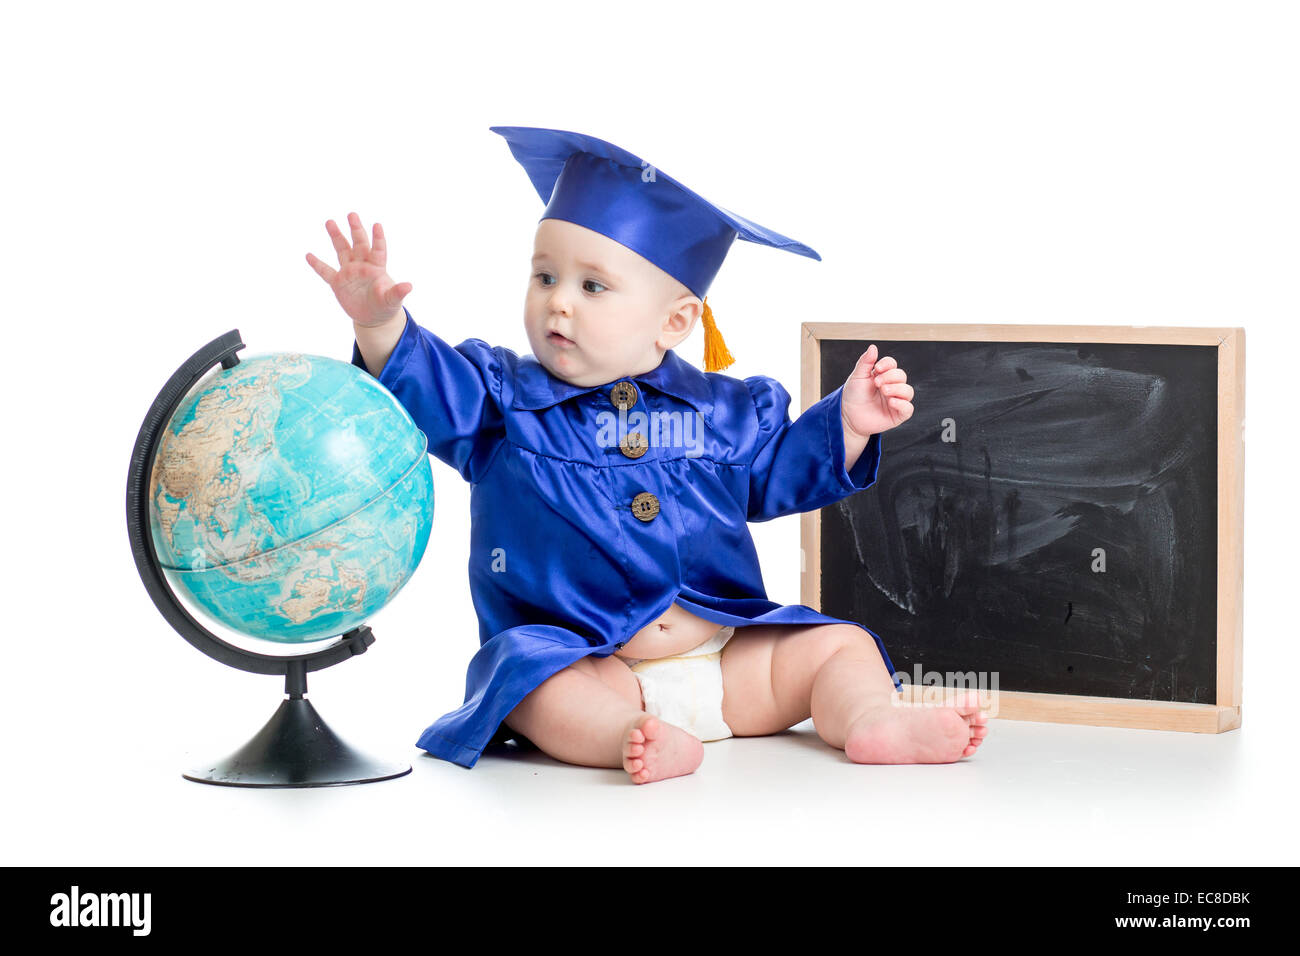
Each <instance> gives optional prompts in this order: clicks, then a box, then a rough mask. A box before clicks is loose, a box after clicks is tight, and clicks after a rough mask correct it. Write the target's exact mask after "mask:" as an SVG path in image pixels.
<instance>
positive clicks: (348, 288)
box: [307, 212, 411, 328]
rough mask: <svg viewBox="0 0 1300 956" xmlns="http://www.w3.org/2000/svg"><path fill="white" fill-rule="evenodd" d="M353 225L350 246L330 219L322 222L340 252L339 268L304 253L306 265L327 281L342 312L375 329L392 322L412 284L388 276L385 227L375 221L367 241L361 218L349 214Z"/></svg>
mask: <svg viewBox="0 0 1300 956" xmlns="http://www.w3.org/2000/svg"><path fill="white" fill-rule="evenodd" d="M348 225H350V226H351V227H352V245H348V241H347V239H345V238H344V237H343V233H341V232H339V227H338V226H336V225H335V224H334V220H333V219H331V220H330V221H329V222H327V223H325V231H326V232H328V233H329V234H330V240H331V241H332V242H333V243H334V250H335V251H336V252H337V253H338V254H339V268H338V270H337V271H336V270H334V269H332V268H330V267H329V266H327V265H326V264H325V263H324V262H322V261H321V260H319V259H317V258H316V257H315V256H313V255H312V254H311V253H310V252H309V253H307V265H309V266H311V267H312V268H313V269H315V270H316V274H317V275H319V276H320V277H321V278H322V279H324V280H325V281H326V282H328V283H329V286H330V288H331V289H333V290H334V297H335V298H336V299H338V300H339V305H341V306H343V311H344V312H346V313H347V314H348V315H349V316H351V318H352V321H353V322H354V323H356V324H357V325H359V326H361V327H362V328H374V327H375V326H378V325H383V324H384V323H385V322H391V321H393V320H394V319H396V318H397V316H400V315H402V314H403V313H402V300H403V299H405V298H406V296H407V295H408V294H409V293H410V291H411V283H409V282H403V283H401V284H400V285H398V284H395V283H394V282H393V280H392V279H390V278H389V277H388V271H387V269H386V268H385V266H386V265H387V264H388V245H387V244H386V243H385V242H384V227H383V226H381V225H380V224H379V223H375V242H374V245H373V246H371V244H370V243H369V242H367V241H366V231H365V229H363V228H362V227H361V217H360V216H358V215H357V214H356V213H354V212H350V213H348Z"/></svg>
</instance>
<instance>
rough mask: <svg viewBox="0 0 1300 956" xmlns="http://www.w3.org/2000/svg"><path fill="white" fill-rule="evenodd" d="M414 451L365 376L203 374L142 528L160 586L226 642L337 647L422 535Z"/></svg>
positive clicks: (351, 371) (412, 433) (291, 363)
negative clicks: (219, 630) (227, 637)
mask: <svg viewBox="0 0 1300 956" xmlns="http://www.w3.org/2000/svg"><path fill="white" fill-rule="evenodd" d="M427 451H428V443H427V441H426V439H425V436H424V433H423V432H421V431H420V429H419V428H417V427H416V424H415V422H414V421H413V420H412V419H411V416H410V415H409V414H407V412H406V410H405V409H404V408H402V406H401V405H400V404H399V403H398V401H397V399H396V398H394V397H393V395H392V394H391V393H390V392H389V391H388V390H387V389H385V388H384V387H383V386H382V385H380V384H379V383H378V382H377V381H376V380H375V379H374V378H373V377H372V376H371V375H369V374H368V373H367V372H365V371H363V370H362V369H359V368H357V367H355V366H353V365H350V364H348V363H347V362H341V361H338V360H337V359H331V358H326V357H323V356H318V355H304V354H296V353H275V354H266V355H254V356H249V357H248V358H245V359H243V360H242V361H240V362H239V363H238V364H236V365H234V366H233V367H232V368H229V369H225V368H216V369H214V370H213V371H212V372H211V373H209V374H208V375H207V376H205V377H204V378H203V379H201V380H200V381H199V382H198V383H197V384H195V386H194V387H193V388H192V389H191V390H190V391H189V393H188V394H186V396H185V397H184V398H183V399H182V401H181V403H180V405H179V406H178V407H177V409H176V412H175V413H174V414H173V415H172V417H171V420H170V421H169V422H168V423H167V425H166V426H165V427H164V429H163V431H162V434H161V437H160V441H159V445H158V451H157V454H156V456H155V458H154V462H153V469H152V472H151V476H150V482H149V492H148V496H149V502H148V506H149V518H150V521H149V524H150V531H151V534H152V539H153V545H154V550H155V552H156V554H157V557H158V563H159V565H160V566H161V568H162V570H163V573H164V574H165V575H166V577H167V580H168V582H169V583H170V584H171V586H172V587H173V588H174V589H176V590H177V591H179V592H181V593H182V594H184V595H185V596H186V597H188V598H189V599H190V601H191V602H192V603H193V604H194V606H196V607H197V608H198V609H199V610H200V611H201V612H202V613H204V614H206V615H207V616H209V617H211V618H212V619H213V620H214V621H216V622H218V623H219V624H221V625H224V626H225V627H227V628H229V629H230V630H232V631H235V632H238V633H240V634H244V635H247V636H249V637H253V638H258V639H261V640H265V641H274V642H277V643H280V644H300V643H305V642H310V641H319V640H324V639H326V638H330V637H334V636H336V635H339V634H343V633H346V632H347V631H349V630H351V629H352V628H354V627H356V626H357V625H359V624H361V623H363V622H364V621H365V620H366V619H367V618H368V617H369V616H370V615H373V614H374V613H375V612H377V611H378V610H379V609H380V608H382V607H384V605H386V604H387V603H388V602H389V601H391V600H392V599H393V597H394V595H396V594H397V592H398V591H400V590H401V589H402V587H403V586H404V585H405V584H406V582H407V581H409V580H410V578H411V575H412V574H413V573H414V571H415V568H416V566H417V565H418V564H419V563H420V559H421V558H422V557H423V556H424V550H425V547H426V545H427V544H428V541H429V532H430V530H431V528H432V523H433V474H432V470H431V468H430V466H429V459H428V454H427Z"/></svg>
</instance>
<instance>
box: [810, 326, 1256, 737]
mask: <svg viewBox="0 0 1300 956" xmlns="http://www.w3.org/2000/svg"><path fill="white" fill-rule="evenodd" d="M872 339H880V340H884V341H890V342H898V341H908V340H912V341H925V342H1050V343H1058V342H1059V343H1083V344H1087V343H1124V344H1139V345H1210V346H1215V347H1216V348H1217V350H1218V387H1217V406H1218V421H1217V425H1218V427H1217V434H1218V575H1217V581H1218V585H1217V594H1218V602H1217V610H1218V620H1217V651H1218V653H1217V659H1216V668H1215V669H1216V682H1215V703H1213V704H1191V703H1180V702H1171V701H1159V700H1129V699H1124V698H1111V697H1082V696H1076V695H1067V694H1035V693H1027V692H1021V691H1001V692H998V694H997V701H996V710H995V713H996V716H998V717H1005V718H1008V719H1010V720H1032V721H1048V722H1052V723H1066V724H1090V725H1094V726H1104V727H1134V728H1141V729H1147V730H1177V731H1190V732H1195V733H1222V732H1224V731H1226V730H1234V729H1236V728H1237V727H1239V726H1241V667H1242V623H1243V616H1242V591H1243V583H1244V576H1243V575H1244V572H1243V566H1244V564H1243V560H1244V559H1243V551H1242V546H1243V518H1244V502H1245V412H1246V331H1245V329H1241V328H1194V327H1193V328H1187V327H1171V326H1145V325H1136V326H1120V325H960V324H958V325H914V324H899V323H889V324H875V323H872V324H866V323H854V322H805V323H803V325H802V327H801V330H800V340H801V350H800V351H801V366H800V373H801V374H800V378H801V395H800V401H801V403H802V404H801V410H806V409H807V408H808V407H809V406H811V405H812V404H814V403H815V402H817V401H819V400H820V399H821V398H822V396H823V395H824V394H825V393H826V392H829V391H831V390H832V389H834V388H836V387H838V386H839V385H841V384H843V383H841V382H835V383H831V385H830V387H829V388H825V387H823V383H822V382H821V345H822V342H826V341H866V342H868V343H869V342H870V341H871V340H872ZM888 449H889V443H888V441H887V440H886V441H885V442H884V456H883V458H882V467H885V468H887V467H889V466H888V459H889V450H888ZM800 541H801V545H802V565H801V569H800V570H801V585H800V588H801V590H800V593H801V599H802V601H803V603H804V604H806V605H808V606H809V607H812V608H816V609H818V610H820V609H821V512H820V511H809V512H805V513H804V514H803V515H802V517H801V526H800ZM863 623H866V624H868V625H869V624H870V622H863ZM881 636H882V638H883V639H884V640H885V644H886V646H888V643H889V640H888V635H881ZM924 690H925V688H916V687H912V686H911V685H908V684H905V685H904V687H903V694H904V696H905V697H907V698H913V699H921V697H920V693H918V692H921V691H924Z"/></svg>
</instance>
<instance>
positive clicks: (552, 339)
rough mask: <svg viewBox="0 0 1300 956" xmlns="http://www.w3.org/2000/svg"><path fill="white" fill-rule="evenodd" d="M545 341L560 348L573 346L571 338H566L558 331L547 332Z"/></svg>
mask: <svg viewBox="0 0 1300 956" xmlns="http://www.w3.org/2000/svg"><path fill="white" fill-rule="evenodd" d="M546 341H547V342H549V343H551V344H552V345H554V346H556V347H557V348H562V349H567V348H571V347H572V346H573V340H572V339H566V338H565V337H564V336H563V335H561V334H560V333H559V332H547V333H546Z"/></svg>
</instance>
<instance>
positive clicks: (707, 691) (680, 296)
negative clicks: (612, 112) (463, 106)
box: [307, 127, 987, 783]
mask: <svg viewBox="0 0 1300 956" xmlns="http://www.w3.org/2000/svg"><path fill="white" fill-rule="evenodd" d="M495 131H496V132H499V133H501V134H502V135H503V136H505V137H506V138H507V140H508V141H509V142H510V144H511V148H512V150H513V151H514V153H515V156H516V158H517V159H519V160H520V162H521V163H523V164H524V165H525V168H526V169H528V171H529V174H530V177H532V179H533V182H534V185H535V186H536V187H537V189H538V192H539V194H540V195H541V197H542V199H543V200H548V199H549V203H548V206H547V211H546V214H545V215H544V217H543V218H542V220H541V221H540V223H539V225H538V227H537V232H536V237H535V241H534V247H533V249H534V255H533V259H532V263H531V267H530V279H529V285H528V292H527V296H526V298H525V301H524V328H525V332H526V334H527V337H528V342H529V345H530V346H531V349H532V355H531V356H525V357H523V358H520V357H519V356H517V355H515V353H513V352H511V351H510V350H508V349H504V348H493V347H491V346H489V345H488V344H487V343H485V342H482V341H481V340H478V339H470V340H467V341H466V342H464V343H462V344H461V345H460V346H457V347H455V348H452V347H451V346H449V345H447V344H446V343H445V342H443V341H442V340H441V339H440V338H438V337H437V336H436V335H434V334H433V333H431V332H429V331H428V330H427V329H424V328H421V327H420V326H418V325H416V323H415V321H414V319H412V318H411V316H410V314H409V313H408V312H407V311H406V309H405V308H404V307H403V305H402V303H403V301H404V299H405V298H406V296H407V295H408V294H409V293H410V292H411V289H412V286H411V284H410V283H409V282H403V283H400V284H398V283H394V281H393V280H392V279H391V278H390V277H389V276H388V274H387V271H386V259H387V246H386V241H385V237H384V231H383V228H382V226H381V225H380V224H379V223H375V224H374V227H373V238H371V237H368V236H367V233H366V230H365V229H364V228H363V226H362V224H361V220H360V219H359V217H358V216H357V215H356V214H355V213H350V214H349V216H348V223H349V226H350V231H351V242H350V243H349V240H348V238H347V237H345V236H344V235H343V234H342V233H341V232H340V230H339V228H338V227H337V226H336V225H335V223H334V222H333V221H330V222H328V223H326V230H327V232H328V233H329V235H330V238H331V241H332V242H333V245H334V248H335V250H336V252H337V254H338V259H339V268H338V269H337V270H335V269H333V268H331V267H330V266H329V265H327V264H326V263H324V262H323V261H321V260H320V259H318V258H316V257H315V256H314V255H311V254H310V253H309V254H308V255H307V262H308V264H309V265H310V266H311V267H312V268H313V269H314V270H315V271H316V272H317V274H319V275H320V277H321V278H322V279H324V280H325V281H326V282H327V283H328V284H329V285H330V288H331V289H332V290H333V292H334V294H335V296H336V297H337V299H338V301H339V304H340V305H341V306H342V307H343V310H344V311H345V312H346V313H347V314H348V315H349V316H350V317H351V319H352V322H353V329H354V333H355V340H356V341H355V347H354V351H353V362H354V363H355V364H357V365H359V366H361V367H364V368H366V369H367V370H368V371H369V372H370V373H371V374H372V375H374V376H376V377H377V378H378V379H379V380H380V382H381V383H382V384H384V385H385V386H387V387H388V388H389V389H390V390H391V391H392V392H393V393H394V394H395V395H396V396H397V398H398V400H399V401H401V403H402V404H403V406H404V407H406V408H407V410H408V411H410V413H411V414H412V416H413V418H414V419H415V421H416V423H417V424H418V425H419V426H420V428H421V429H422V430H423V431H424V432H425V434H426V435H427V436H428V437H429V450H430V453H431V454H434V455H435V456H437V457H439V458H440V459H442V460H443V461H446V462H447V463H448V464H450V465H451V466H452V467H454V468H456V469H457V470H458V471H459V472H460V473H461V474H462V476H463V477H465V478H466V479H467V480H468V481H470V482H471V487H472V492H471V520H472V532H471V549H470V550H471V556H470V583H471V592H472V594H473V597H474V602H475V608H476V611H477V612H478V615H479V619H480V625H481V633H480V642H481V644H482V647H481V648H480V651H479V653H478V654H477V655H476V656H475V658H474V660H473V661H472V662H471V664H470V668H469V675H468V678H467V684H466V699H465V703H464V705H463V706H462V707H461V708H460V709H459V710H457V711H455V712H453V713H451V714H448V715H446V716H445V717H443V718H442V719H441V720H439V721H438V722H437V723H436V724H434V725H433V726H432V727H430V728H429V729H428V730H427V731H426V732H425V734H424V736H423V737H422V738H421V740H420V746H422V747H424V748H425V749H426V750H428V751H429V752H430V753H433V754H435V755H436V756H440V757H444V758H445V759H449V760H453V761H455V762H457V763H460V764H462V765H464V766H473V764H474V763H475V761H476V760H477V759H478V756H479V755H480V754H481V752H482V750H483V749H484V747H485V746H486V745H487V743H489V742H490V741H489V738H491V741H497V740H506V739H509V738H510V737H511V736H513V737H517V738H526V739H527V740H530V741H531V742H532V743H534V744H535V745H536V746H537V747H539V748H540V749H541V750H542V751H544V752H545V753H547V754H548V755H550V756H552V757H554V758H556V759H559V760H562V761H565V762H568V763H573V764H580V765H584V766H593V767H622V768H623V769H624V770H625V771H626V772H627V773H628V775H629V776H630V778H631V780H632V781H634V782H636V783H647V782H650V781H654V780H660V779H664V778H666V777H673V776H678V775H682V774H688V773H691V772H693V771H694V770H695V769H696V768H697V767H698V766H699V765H700V763H701V761H702V760H703V756H704V748H703V743H702V740H707V739H719V738H721V737H725V736H731V735H735V736H757V735H765V734H772V733H776V732H778V731H781V730H784V729H787V728H789V727H791V726H793V725H794V724H797V723H799V722H801V721H803V720H806V719H807V718H809V717H811V718H812V720H813V723H814V726H815V728H816V730H817V733H818V734H819V735H820V736H821V738H822V739H823V740H825V741H826V743H827V744H829V745H830V746H831V747H834V748H837V749H839V750H842V751H844V753H845V754H846V756H847V757H848V759H849V760H852V761H855V762H858V763H945V762H951V761H955V760H958V759H960V758H961V757H964V756H969V755H970V754H973V753H974V752H975V750H976V748H977V747H978V746H979V745H980V743H981V741H982V740H983V739H984V737H985V735H986V733H987V724H986V717H985V715H984V714H983V713H982V712H981V711H980V710H979V705H978V698H977V696H976V695H975V694H973V693H969V694H960V695H958V696H956V697H955V698H953V699H952V700H951V701H950V703H949V705H947V706H933V705H929V706H921V705H908V704H904V703H902V702H900V701H899V700H898V698H897V695H896V693H895V683H896V682H895V678H894V677H893V675H892V670H893V668H892V664H890V663H889V660H888V656H887V655H886V654H885V650H884V647H883V644H881V642H880V640H879V638H877V637H876V636H875V635H874V634H872V633H871V632H870V631H868V630H866V629H865V628H864V627H863V626H862V625H859V624H855V623H852V622H845V621H837V620H836V619H835V618H830V617H826V616H824V615H821V614H819V613H818V612H816V611H813V610H812V609H811V608H807V607H804V606H803V605H792V606H788V607H782V606H780V605H777V604H774V603H772V602H770V601H768V600H767V599H766V596H765V594H764V593H763V590H762V583H761V577H760V576H759V574H758V569H757V561H756V556H755V553H754V549H753V544H752V539H751V538H750V536H749V534H748V530H747V527H746V522H747V521H751V520H766V519H767V518H771V517H775V516H777V515H781V514H790V513H795V512H797V511H806V510H811V509H812V508H817V507H824V506H825V505H827V504H830V503H832V502H833V501H835V500H838V499H839V498H842V497H844V496H845V495H846V494H849V493H852V492H853V491H856V490H859V489H861V488H863V487H867V486H868V485H869V484H871V482H872V481H874V477H875V470H876V463H877V461H878V458H879V438H878V437H877V436H878V435H879V433H880V432H883V431H885V430H887V429H889V428H892V427H893V426H895V425H898V424H900V423H902V422H903V421H906V420H907V419H908V418H909V417H910V416H911V414H912V411H913V407H912V404H911V401H910V400H911V398H912V396H913V390H912V387H911V386H910V385H908V384H907V381H906V380H907V376H906V374H905V373H904V371H903V370H902V369H901V368H899V367H898V364H897V362H895V361H894V360H893V359H892V358H889V357H884V358H879V357H878V356H877V349H876V346H875V345H872V346H870V347H869V348H868V349H867V351H866V352H865V353H863V355H862V356H861V357H860V358H859V360H858V362H857V365H856V367H855V368H854V370H853V373H852V374H851V375H850V377H849V379H848V380H847V381H846V382H845V384H844V385H843V386H842V387H841V388H840V389H837V390H836V392H834V393H832V395H830V396H827V398H825V399H823V400H822V401H821V402H819V403H817V405H815V406H813V408H810V409H809V410H808V411H807V412H805V413H804V414H803V415H802V416H800V418H799V420H798V421H797V422H794V423H791V422H790V420H789V417H788V415H787V413H786V409H787V407H788V403H789V395H788V393H786V392H785V391H784V389H782V388H781V386H780V385H779V383H776V382H775V380H773V379H769V378H766V377H764V376H753V377H751V378H749V379H745V380H744V381H740V380H737V379H734V378H730V377H729V376H725V375H720V374H718V373H716V372H709V373H707V374H706V373H701V372H699V371H698V370H696V369H694V368H693V367H692V366H690V365H688V364H687V363H685V362H683V361H682V360H681V359H680V358H678V357H677V356H676V354H675V353H674V352H672V351H671V350H672V349H673V348H674V347H675V346H677V345H679V344H680V343H681V342H683V341H684V340H685V339H686V338H687V337H688V336H689V335H690V334H691V332H692V331H693V330H694V328H695V326H696V323H697V322H699V321H701V319H703V320H704V324H705V327H706V339H707V342H706V350H707V352H708V354H709V355H710V357H712V356H713V355H717V354H719V353H722V354H725V346H722V345H721V341H720V338H719V337H718V336H717V333H716V327H715V326H714V325H713V323H712V315H711V310H709V309H708V307H707V306H706V305H705V304H704V302H703V292H704V290H705V289H706V288H707V285H708V281H709V280H710V279H711V278H712V274H713V273H715V272H716V271H717V268H718V266H720V264H721V258H722V256H724V255H725V253H726V246H727V245H729V244H730V242H731V240H732V239H734V238H735V237H736V235H737V234H739V235H740V237H741V238H745V239H748V240H749V241H754V242H761V243H764V244H768V245H772V246H776V247H778V248H789V249H791V251H799V252H801V254H806V255H811V256H813V257H815V256H816V254H815V253H812V251H811V250H808V249H807V247H804V246H801V245H799V244H798V243H794V242H793V241H792V240H788V239H785V237H783V236H780V235H778V234H776V233H772V232H771V231H769V230H764V229H763V227H759V226H757V225H756V224H754V223H751V222H749V221H748V220H742V219H740V218H739V217H737V216H734V214H730V213H727V212H726V211H725V210H721V208H720V207H714V206H712V204H709V203H707V201H706V200H703V199H702V198H700V197H698V196H696V195H695V194H694V193H691V192H690V191H689V190H686V189H685V187H682V186H680V184H677V183H676V182H675V181H673V180H670V179H668V178H667V177H666V176H664V175H663V174H662V173H657V171H656V170H654V169H653V167H648V164H646V163H644V162H643V161H640V160H638V159H637V158H636V157H634V156H632V155H631V154H629V153H626V152H625V151H623V150H620V149H619V148H618V147H614V146H612V145H611V144H608V143H604V142H603V141H601V140H596V139H594V138H592V137H584V136H581V135H580V134H573V133H565V132H563V131H553V130H533V129H528V128H517V127H509V128H499V129H496V130H495ZM647 168H648V169H649V170H650V174H649V177H648V178H647V175H646V172H645V171H646V169H647ZM539 171H540V172H539ZM648 188H649V189H654V188H659V189H661V191H660V192H659V193H650V192H642V191H640V190H644V189H648ZM669 190H672V192H671V193H670V192H669ZM613 200H617V201H613ZM638 203H639V204H640V205H639V206H638ZM682 209H687V210H688V211H689V213H690V214H691V216H693V217H694V218H693V219H692V220H691V221H689V222H683V221H682V220H680V219H676V220H674V219H673V218H672V217H673V216H678V215H679V214H680V211H681V210H682ZM719 222H721V226H719V225H718V223H719ZM648 225H649V226H653V227H656V228H653V229H647V228H646V227H647V226H648ZM697 233H702V234H705V235H704V238H703V239H702V238H701V234H697ZM715 233H716V236H717V237H720V238H711V237H712V236H713V235H714V234H715ZM647 235H649V236H651V238H649V239H646V238H645V237H646V236H647ZM710 242H712V243H713V246H714V250H713V251H712V252H710V251H709V248H710V245H709V244H710ZM637 250H639V251H637ZM710 257H711V258H710ZM652 258H653V259H654V260H655V261H652ZM709 364H716V362H710V363H709ZM643 409H644V410H643ZM636 415H640V416H641V418H640V420H639V421H640V424H633V425H631V426H629V425H628V424H627V423H628V422H635V421H636V419H635V416H636ZM674 415H676V416H685V417H687V418H688V419H689V420H690V421H692V422H693V423H694V426H693V428H683V429H681V432H680V433H679V434H681V433H686V434H692V433H693V434H694V435H695V438H694V440H693V441H692V442H690V443H689V444H690V445H691V446H692V447H690V448H683V447H681V446H682V445H683V444H686V443H683V442H681V441H676V442H674V441H667V442H660V441H657V440H655V441H652V440H651V439H652V438H655V439H657V438H658V437H659V436H658V435H656V434H653V431H654V430H653V429H647V428H646V425H645V423H646V422H647V421H649V422H650V423H651V424H654V423H655V422H656V416H660V417H659V418H658V421H659V422H666V421H668V422H674V423H676V422H680V421H681V420H682V418H681V417H679V418H678V419H672V418H671V416H674ZM602 416H603V417H602ZM615 421H617V423H618V426H619V427H618V429H617V431H616V432H611V431H610V427H609V426H610V425H611V423H612V422H615ZM629 427H630V428H632V429H633V430H632V431H629ZM646 431H651V432H652V434H651V435H650V436H649V437H648V436H647V434H646ZM602 436H604V437H602ZM614 436H617V440H615V437H614ZM661 511H662V513H660V512H661Z"/></svg>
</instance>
